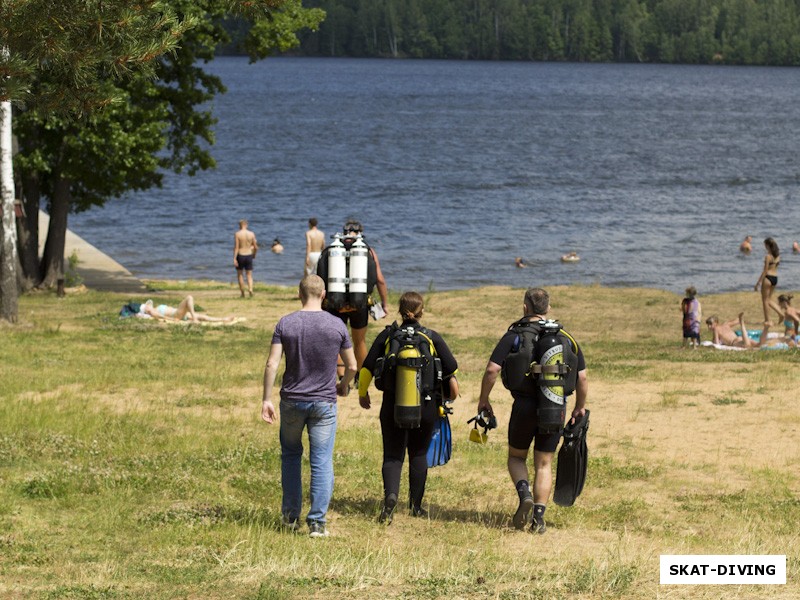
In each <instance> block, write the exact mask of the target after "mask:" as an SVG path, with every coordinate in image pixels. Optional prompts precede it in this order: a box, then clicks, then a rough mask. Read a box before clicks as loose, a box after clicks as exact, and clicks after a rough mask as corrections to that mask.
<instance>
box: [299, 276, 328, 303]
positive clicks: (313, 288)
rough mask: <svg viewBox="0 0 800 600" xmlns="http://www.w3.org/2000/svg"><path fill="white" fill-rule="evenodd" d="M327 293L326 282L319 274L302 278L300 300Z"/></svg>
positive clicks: (320, 296) (318, 296)
mask: <svg viewBox="0 0 800 600" xmlns="http://www.w3.org/2000/svg"><path fill="white" fill-rule="evenodd" d="M323 293H325V282H324V281H322V277H320V276H319V275H306V276H305V277H303V279H301V280H300V300H301V301H302V302H305V301H306V300H308V299H309V298H322V294H323Z"/></svg>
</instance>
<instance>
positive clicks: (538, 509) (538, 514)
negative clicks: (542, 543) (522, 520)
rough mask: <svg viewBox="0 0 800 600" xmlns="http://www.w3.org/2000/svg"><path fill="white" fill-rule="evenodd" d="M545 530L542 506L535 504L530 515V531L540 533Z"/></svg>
mask: <svg viewBox="0 0 800 600" xmlns="http://www.w3.org/2000/svg"><path fill="white" fill-rule="evenodd" d="M545 531H547V525H546V524H545V522H544V506H543V505H541V504H537V505H535V506H534V507H533V516H532V517H531V533H539V534H542V533H544V532H545Z"/></svg>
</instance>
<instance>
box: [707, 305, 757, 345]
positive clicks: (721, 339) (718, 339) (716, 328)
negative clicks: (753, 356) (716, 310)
mask: <svg viewBox="0 0 800 600" xmlns="http://www.w3.org/2000/svg"><path fill="white" fill-rule="evenodd" d="M737 324H738V325H739V327H740V328H741V330H742V335H736V332H735V331H734V330H733V327H735V326H736V325H737ZM706 325H708V329H709V330H710V331H711V335H712V336H713V338H714V339H713V341H714V343H715V344H723V345H725V346H734V347H737V348H758V346H759V344H758V342H756V341H755V340H751V339H750V337H749V336H748V335H747V328H746V327H745V326H744V313H743V312H741V313H739V318H738V319H734V320H732V321H726V322H725V323H721V322H720V320H719V318H718V317H717V316H716V315H711V316H710V317H708V318H707V319H706ZM768 331H769V327H766V326H765V327H764V330H763V331H762V332H761V336H762V337H761V339H762V340H766V339H767V333H768Z"/></svg>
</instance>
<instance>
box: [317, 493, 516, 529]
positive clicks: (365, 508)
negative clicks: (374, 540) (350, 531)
mask: <svg viewBox="0 0 800 600" xmlns="http://www.w3.org/2000/svg"><path fill="white" fill-rule="evenodd" d="M423 506H426V503H423ZM330 508H331V509H333V510H335V511H336V512H338V513H341V514H345V515H363V516H364V517H367V518H374V519H377V518H378V514H379V513H380V510H381V501H380V500H377V499H375V498H353V497H348V496H345V497H341V496H340V497H338V498H334V499H333V500H331V504H330ZM426 508H427V510H428V517H427V518H428V519H430V520H431V521H443V522H446V521H449V522H453V523H474V524H477V525H483V526H484V527H488V528H491V529H506V528H508V527H511V515H509V514H508V513H505V512H494V511H489V512H478V511H474V510H461V509H456V508H451V507H445V506H441V505H439V504H435V503H429V504H427V506H426ZM407 510H408V507H407V505H406V504H405V503H403V502H398V504H397V509H396V512H395V514H397V512H399V511H407Z"/></svg>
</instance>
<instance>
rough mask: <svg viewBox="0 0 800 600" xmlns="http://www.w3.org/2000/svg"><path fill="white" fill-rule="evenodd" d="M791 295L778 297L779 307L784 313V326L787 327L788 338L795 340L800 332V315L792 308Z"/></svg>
mask: <svg viewBox="0 0 800 600" xmlns="http://www.w3.org/2000/svg"><path fill="white" fill-rule="evenodd" d="M792 298H793V296H792V295H791V294H781V295H780V296H778V306H780V307H781V310H782V311H783V325H784V327H786V337H787V338H788V337H791V338H794V336H796V335H797V332H798V331H800V313H798V312H797V310H796V309H795V307H794V306H792Z"/></svg>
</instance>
